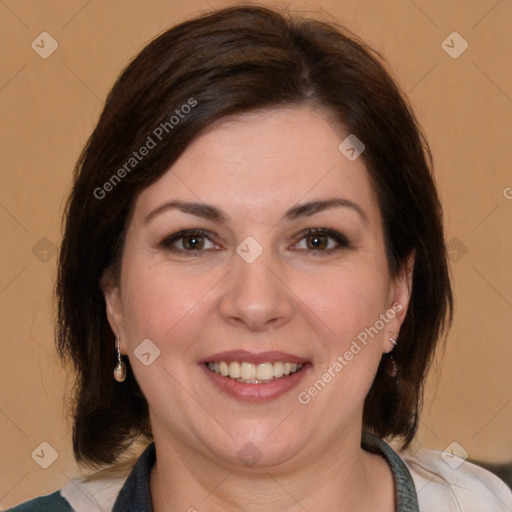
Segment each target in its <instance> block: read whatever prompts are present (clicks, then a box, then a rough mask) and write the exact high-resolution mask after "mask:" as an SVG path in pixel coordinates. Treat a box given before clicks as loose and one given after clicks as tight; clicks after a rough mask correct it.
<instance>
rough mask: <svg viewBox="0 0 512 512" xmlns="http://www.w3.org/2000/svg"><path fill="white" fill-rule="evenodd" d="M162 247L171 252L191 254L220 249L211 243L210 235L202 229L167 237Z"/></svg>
mask: <svg viewBox="0 0 512 512" xmlns="http://www.w3.org/2000/svg"><path fill="white" fill-rule="evenodd" d="M160 245H161V246H162V247H164V248H165V249H167V250H169V251H173V252H190V253H195V252H201V251H205V250H212V249H218V248H219V247H218V246H217V245H216V244H214V243H213V242H212V241H211V239H210V237H209V234H207V232H206V231H203V230H201V229H199V230H184V231H179V232H178V233H174V234H172V235H169V236H167V237H165V238H164V239H163V240H162V241H161V242H160Z"/></svg>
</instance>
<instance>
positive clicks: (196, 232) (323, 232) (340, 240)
mask: <svg viewBox="0 0 512 512" xmlns="http://www.w3.org/2000/svg"><path fill="white" fill-rule="evenodd" d="M212 235H214V234H213V233H210V232H208V231H205V230H203V229H185V230H182V231H179V232H177V233H174V234H172V235H169V236H166V237H164V238H163V239H162V241H161V242H160V244H159V245H160V246H161V247H163V248H164V249H167V250H169V251H171V252H175V253H182V254H183V253H186V254H187V255H192V256H199V255H200V253H201V252H205V250H210V249H192V250H186V249H178V248H176V247H173V244H174V243H176V242H178V241H180V240H182V239H183V238H185V237H187V236H189V237H193V236H197V237H203V238H205V239H207V240H208V241H209V242H211V243H214V242H213V241H212V240H211V236H212ZM312 235H319V236H326V237H328V238H330V239H331V240H334V241H335V242H336V244H337V247H334V248H330V249H318V250H315V249H294V250H298V251H304V252H310V253H312V254H315V255H316V256H321V255H326V254H331V253H333V252H335V251H338V250H340V249H344V248H345V249H346V248H350V247H351V245H350V242H349V241H348V240H347V238H346V237H345V236H344V235H342V234H341V233H338V232H337V231H334V230H331V229H326V228H311V229H307V230H306V231H304V232H303V233H301V235H300V238H299V239H298V240H297V242H295V243H294V246H295V245H298V243H299V242H301V241H302V240H304V239H306V238H307V237H309V236H312Z"/></svg>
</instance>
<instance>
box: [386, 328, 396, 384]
mask: <svg viewBox="0 0 512 512" xmlns="http://www.w3.org/2000/svg"><path fill="white" fill-rule="evenodd" d="M389 341H391V343H393V348H392V349H391V352H390V353H389V354H388V359H387V361H386V373H387V374H388V375H389V377H391V378H395V377H396V376H397V374H398V368H397V366H396V363H395V360H394V359H393V355H392V352H393V350H394V349H395V347H396V346H397V345H398V343H397V342H396V340H394V339H393V338H392V337H391V336H390V337H389Z"/></svg>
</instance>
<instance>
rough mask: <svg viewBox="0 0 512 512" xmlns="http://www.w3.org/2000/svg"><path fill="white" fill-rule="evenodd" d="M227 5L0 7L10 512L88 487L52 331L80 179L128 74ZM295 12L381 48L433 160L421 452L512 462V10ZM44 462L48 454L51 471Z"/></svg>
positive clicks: (6, 496)
mask: <svg viewBox="0 0 512 512" xmlns="http://www.w3.org/2000/svg"><path fill="white" fill-rule="evenodd" d="M229 3H230V2H221V1H217V0H193V1H187V2H176V1H174V2H171V1H156V0H152V1H142V0H140V1H130V2H126V1H120V0H108V1H100V0H91V1H86V0H66V1H65V2H64V1H57V0H52V1H49V0H46V1H45V2H39V1H37V0H0V33H1V37H2V45H1V47H0V52H1V59H0V62H1V65H0V66H1V67H0V69H1V74H0V113H1V116H0V132H1V139H0V140H1V153H0V154H1V160H0V240H1V247H2V248H1V252H0V332H1V333H2V342H1V343H2V344H1V347H2V353H1V357H0V379H1V382H0V390H1V391H0V432H1V434H2V435H1V436H0V449H1V451H0V453H1V464H0V505H1V506H2V507H4V508H7V507H9V506H11V505H13V504H15V503H18V502H20V501H22V500H25V499H28V498H29V497H32V496H34V495H38V494H42V493H48V492H50V491H53V490H55V489H57V488H59V487H61V486H62V485H64V484H65V483H66V482H67V481H68V478H69V477H72V476H75V475H76V474H77V468H76V466H75V464H74V462H73V458H72V454H71V442H70V436H69V429H70V425H69V423H68V422H67V421H66V419H65V418H64V414H63V412H64V407H63V403H62V397H63V392H64V386H65V379H66V374H65V371H64V369H63V368H62V367H61V365H60V363H59V361H58V360H57V357H56V355H55V351H54V348H53V326H52V317H53V312H52V289H53V283H54V278H55V257H54V254H53V251H54V250H55V245H58V243H59V240H60V217H61V214H62V207H63V200H64V198H65V196H66V194H67V192H68V189H69V186H70V182H71V172H72V168H73V165H74V163H75V161H76V159H77V157H78V155H79V152H80V150H81V148H82V146H83V144H84V143H85V141H86V138H87V137H88V135H89V134H90V132H91V130H92V129H93V126H94V123H95V121H96V120H97V117H98V115H99V113H100V110H101V107H102V102H103V100H104V98H105V96H106V94H107V92H108V90H109V88H110V87H111V86H112V84H113V82H114V80H115V79H116V77H117V75H118V73H119V72H120V71H121V69H122V68H123V67H124V66H125V64H126V63H127V62H128V60H129V59H130V58H132V57H133V56H134V55H135V54H136V53H137V51H138V50H140V49H141V48H142V47H143V45H145V43H147V42H148V41H149V40H150V39H152V38H153V37H154V36H156V35H157V34H159V33H160V32H162V31H163V30H165V29H166V28H168V27H169V26H171V25H173V24H174V23H176V22H178V21H181V20H183V19H185V18H186V17H188V16H189V15H191V14H192V13H196V12H198V11H208V10H211V9H212V8H215V7H221V6H225V5H228V4H229ZM231 3H234V2H231ZM275 4H280V5H284V4H285V2H282V3H281V2H276V3H275ZM275 4H274V5H275ZM289 4H290V6H291V7H292V9H300V10H307V11H311V12H313V13H321V12H322V11H324V14H323V15H324V16H333V17H334V18H336V19H337V20H339V21H340V22H342V23H344V24H345V25H347V26H348V27H349V28H350V29H352V30H353V31H355V32H356V33H357V34H359V35H360V36H362V37H363V38H365V39H366V40H367V41H368V42H369V43H370V44H372V45H373V46H375V47H376V48H377V49H379V50H380V51H381V52H382V53H383V55H384V56H385V57H386V58H387V59H388V61H389V63H390V65H391V67H392V69H393V70H394V72H395V74H396V76H397V77H398V80H399V82H400V83H401V85H402V86H403V88H404V89H405V90H406V91H407V92H408V93H409V96H410V98H411V101H412V103H413V105H414V107H415V109H416V112H417V114H418V116H419V119H420V121H421V123H422V124H423V125H424V128H425V130H426V132H427V135H428V137H429V139H430V142H431V145H432V149H433V153H434V157H435V161H436V164H437V166H436V174H437V179H438V182H439V186H440V190H441V194H442V199H443V201H444V205H445V211H446V220H447V239H448V240H449V241H450V247H451V254H452V267H453V275H454V284H455V295H456V316H455V325H454V328H453V330H452V332H451V335H450V337H449V340H448V346H447V350H446V353H445V356H444V359H443V364H442V366H439V367H438V369H437V371H436V372H435V374H434V375H433V379H431V383H430V385H429V388H428V395H427V400H426V409H425V415H424V420H423V423H422V427H421V432H420V441H421V442H422V443H423V444H425V445H427V446H430V447H434V448H438V449H441V450H443V449H444V448H446V447H447V446H448V445H449V444H450V443H452V442H453V441H456V442H457V443H459V444H460V445H461V446H462V447H463V448H464V449H465V450H466V451H467V452H469V455H470V457H473V458H476V459H481V460H484V459H485V460H489V461H494V462H505V461H510V460H512V436H511V422H512V372H511V362H512V339H511V334H510V333H511V331H512V315H511V312H512V273H511V272H510V254H511V251H512V239H511V236H510V233H511V230H510V224H511V220H512V172H511V167H510V162H511V161H512V144H511V138H510V135H511V125H512V123H511V117H512V73H511V69H512V66H511V59H510V56H511V54H512V31H511V30H510V27H511V26H512V25H511V22H512V2H510V1H509V0H500V1H497V0H479V1H476V0H471V1H468V0H465V1H462V0H451V1H445V0H436V1H426V0H415V1H414V2H413V1H412V0H393V1H382V0H364V1H355V0H354V1H349V0H338V1H335V0H322V1H317V2H314V1H311V2H308V3H306V2H301V1H296V2H289ZM271 5H272V4H271ZM454 31H457V32H458V33H459V34H460V35H461V36H462V37H463V38H464V40H465V41H467V43H468V44H469V47H468V49H467V50H466V51H465V52H464V53H463V54H462V55H460V57H458V58H457V59H453V58H451V57H450V56H449V55H448V54H447V53H446V52H445V51H444V50H443V48H442V46H441V43H442V42H443V41H444V40H445V39H446V38H447V37H448V36H449V34H451V33H452V32H454ZM42 32H48V33H49V34H51V36H52V37H53V38H54V39H55V40H56V41H57V42H58V45H59V46H58V49H57V50H56V51H55V52H54V53H53V54H52V55H50V56H49V57H48V58H47V59H43V58H41V57H40V56H39V55H38V54H37V53H36V52H35V51H34V50H33V49H32V47H31V43H32V41H34V40H36V43H37V42H38V41H40V38H38V39H36V38H37V37H38V36H39V34H41V33H42ZM39 44H40V43H39ZM448 44H449V45H450V46H454V48H453V49H452V50H451V51H455V50H457V49H460V48H461V46H460V44H461V41H458V40H457V39H454V42H453V44H452V42H451V40H450V38H449V39H448ZM46 48H48V46H46ZM507 196H508V197H507ZM42 442H47V443H49V444H50V445H51V446H52V447H53V448H54V449H55V450H56V452H57V454H58V458H57V459H56V461H55V462H54V463H53V464H52V465H51V466H50V467H49V468H48V469H43V468H41V467H40V466H39V465H38V464H37V463H36V462H35V460H39V461H41V457H40V458H39V459H37V457H36V456H35V454H34V459H33V458H32V457H31V454H32V453H33V452H34V450H36V448H38V447H39V445H40V443H42ZM43 448H44V447H43ZM40 450H41V448H38V449H37V450H36V451H35V453H39V454H41V451H40ZM48 453H49V451H48V448H46V452H45V457H48V456H49V455H48ZM46 460H48V459H46Z"/></svg>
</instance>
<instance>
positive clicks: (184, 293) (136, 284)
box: [122, 257, 222, 350]
mask: <svg viewBox="0 0 512 512" xmlns="http://www.w3.org/2000/svg"><path fill="white" fill-rule="evenodd" d="M221 277H222V275H221V274H220V273H218V272H208V273H202V274H201V275H197V273H196V274H195V275H194V276H190V275H189V274H188V273H187V272H186V271H181V272H180V271H176V270H174V271H172V269H170V268H166V266H165V263H163V264H157V265H148V264H147V262H146V261H140V259H138V258H135V257H134V258H132V259H131V260H129V259H127V261H126V262H125V264H124V269H123V278H122V279H123V280H122V296H123V318H124V319H125V328H126V331H127V335H128V344H129V346H130V348H131V350H133V349H134V348H135V346H136V345H137V344H138V343H140V341H141V340H143V339H146V338H149V339H151V340H154V342H155V343H156V344H157V345H159V346H164V342H167V341H168V340H169V339H172V341H173V348H174V349H175V350H179V348H180V339H181V337H180V333H181V332H182V331H183V330H185V329H186V330H187V334H188V335H189V336H186V337H185V338H187V339H192V338H193V336H192V334H193V330H194V326H196V327H197V326H198V325H199V326H200V322H199V323H198V321H197V316H198V314H201V310H202V308H201V304H202V302H207V296H208V293H209V292H210V291H211V290H213V289H214V287H215V284H216V283H217V282H219V279H220V278H221ZM194 318H195V320H194ZM183 348H186V347H183Z"/></svg>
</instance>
